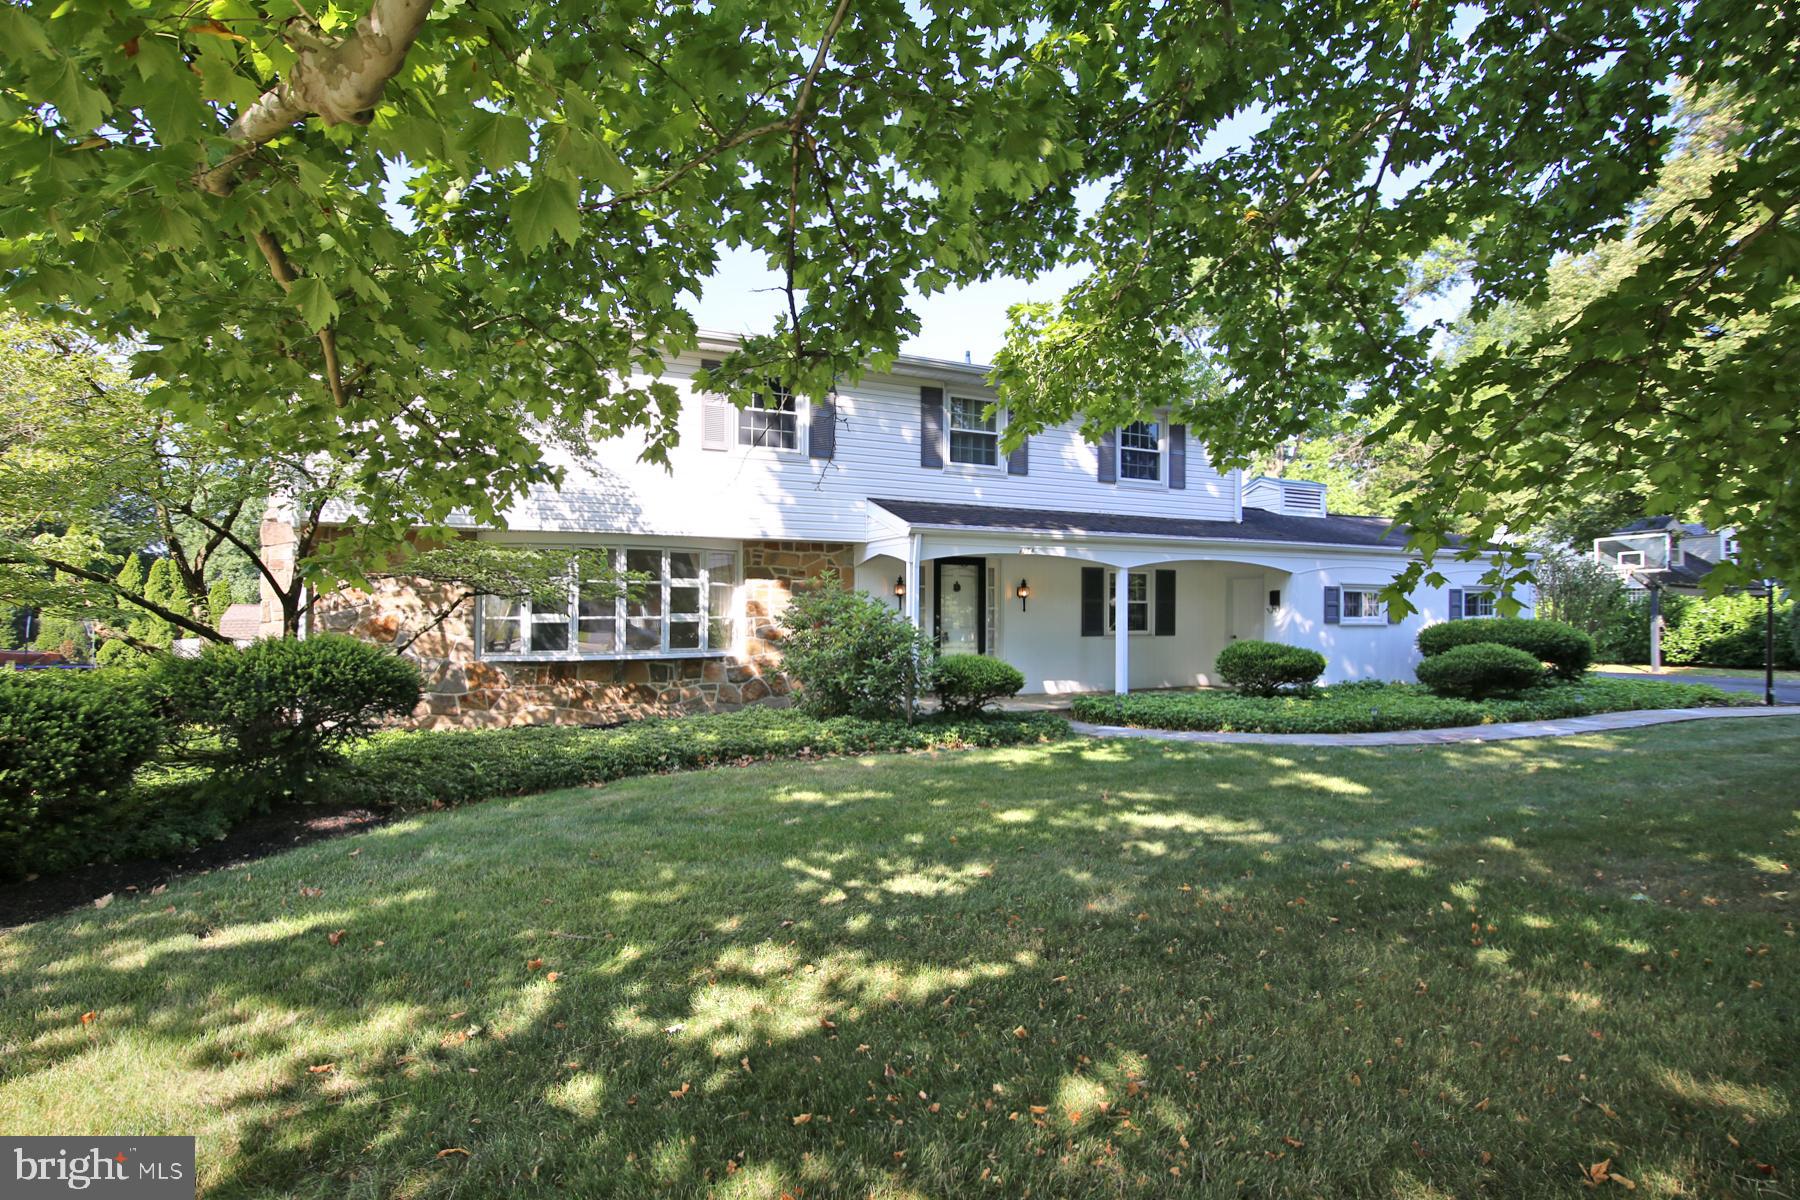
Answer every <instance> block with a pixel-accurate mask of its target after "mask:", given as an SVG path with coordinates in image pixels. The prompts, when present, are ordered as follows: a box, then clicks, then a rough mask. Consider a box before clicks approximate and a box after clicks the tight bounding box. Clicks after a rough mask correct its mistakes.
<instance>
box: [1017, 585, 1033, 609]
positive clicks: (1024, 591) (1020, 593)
mask: <svg viewBox="0 0 1800 1200" xmlns="http://www.w3.org/2000/svg"><path fill="white" fill-rule="evenodd" d="M1013 595H1015V596H1017V597H1018V598H1019V611H1020V612H1024V611H1025V602H1026V601H1027V600H1029V599H1031V585H1030V584H1029V583H1026V582H1025V581H1024V580H1023V579H1021V580H1019V586H1018V587H1016V588H1014V589H1013Z"/></svg>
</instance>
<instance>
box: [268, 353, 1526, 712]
mask: <svg viewBox="0 0 1800 1200" xmlns="http://www.w3.org/2000/svg"><path fill="white" fill-rule="evenodd" d="M731 345H732V343H731V342H730V340H729V339H728V338H721V337H709V338H703V339H702V342H701V345H700V348H699V349H698V350H697V351H695V352H693V353H692V354H690V355H685V356H683V357H681V358H680V359H679V360H677V361H676V362H675V363H674V364H673V368H672V370H671V371H670V372H669V374H668V375H667V376H665V378H667V379H669V380H670V381H671V382H673V383H674V385H675V386H676V387H677V388H679V389H683V390H684V391H685V392H686V400H685V403H684V405H683V408H682V411H681V414H680V431H681V441H680V445H679V447H678V448H677V449H676V450H675V451H674V452H673V454H672V455H671V464H670V468H669V469H668V470H664V469H663V468H662V467H660V466H652V465H647V464H645V463H642V462H640V461H639V451H640V449H641V446H640V445H638V444H636V443H634V442H633V441H632V440H630V439H621V440H619V441H617V442H614V443H609V444H607V445H604V446H601V447H599V448H598V449H597V452H596V459H597V463H595V464H586V465H580V464H570V466H569V472H568V476H567V479H566V481H565V484H564V486H563V487H562V488H561V489H560V490H557V491H555V492H545V493H543V494H539V495H534V496H532V497H531V498H530V499H529V500H528V501H527V502H525V503H522V504H519V505H517V506H516V507H515V508H514V509H513V510H512V511H511V512H510V513H509V514H508V517H507V521H506V525H505V528H504V529H482V530H471V536H478V537H483V538H494V539H502V540H506V541H511V542H520V543H528V544H532V545H540V546H542V547H544V549H545V551H546V552H547V553H556V552H559V551H564V552H566V550H567V548H569V547H574V546H585V547H604V548H607V549H609V550H610V551H611V552H612V553H613V555H614V556H615V562H616V564H617V566H618V567H621V568H624V569H627V570H630V571H634V572H641V573H643V574H646V575H648V576H649V577H651V578H652V579H654V580H655V581H656V582H655V583H654V584H652V585H651V586H649V587H648V588H645V589H642V591H641V594H633V595H627V596H613V595H606V594H603V593H601V592H600V591H599V590H597V589H594V588H584V587H583V584H582V582H581V581H580V580H578V579H571V581H570V585H569V593H568V596H567V599H566V601H565V602H562V603H556V604H548V605H547V604H543V603H541V602H540V603H535V604H534V603H531V602H528V601H518V600H513V599H502V598H497V597H490V598H488V599H486V600H485V601H484V602H483V603H482V604H481V605H480V607H479V609H478V611H474V612H469V613H467V614H466V616H465V614H462V613H459V614H458V616H457V618H455V619H453V620H452V621H451V622H448V623H447V624H446V625H445V626H444V627H443V628H442V629H440V630H438V631H436V632H434V633H433V634H432V635H431V636H430V637H427V638H424V639H421V640H420V641H419V642H418V643H417V644H416V645H415V646H414V647H413V650H412V651H411V652H412V653H414V654H416V655H418V656H419V657H420V658H421V659H422V661H423V663H424V665H425V667H426V672H427V680H428V697H427V700H426V704H425V708H424V709H423V710H422V711H421V713H420V718H421V721H422V722H423V723H425V724H433V725H471V724H504V723H521V722H531V721H558V720H560V721H576V722H600V721H609V720H618V719H624V718H628V717H631V716H636V715H642V714H646V713H653V712H668V711H685V710H704V709H714V708H731V707H735V706H737V705H741V704H748V703H756V702H766V701H773V702H775V703H781V702H782V701H783V699H784V698H785V697H786V696H787V695H788V690H789V689H788V684H787V681H786V680H785V679H784V678H783V677H782V675H781V673H780V647H779V637H780V635H779V627H778V621H779V617H780V615H781V611H782V608H783V607H784V605H785V603H786V599H787V597H788V596H789V595H790V594H791V593H792V591H793V589H795V588H797V587H803V586H805V585H806V584H807V583H808V582H809V581H810V580H812V579H815V578H817V577H818V576H819V575H820V574H822V573H824V572H825V571H828V570H829V571H834V572H836V573H837V575H838V577H839V578H840V579H842V580H843V581H845V582H846V583H848V584H851V585H853V586H855V587H857V588H860V589H862V590H863V591H865V592H867V593H868V594H869V595H871V596H874V597H876V598H878V599H880V600H881V601H883V602H884V603H888V604H892V605H893V606H894V607H895V608H896V609H897V610H898V611H900V612H901V613H903V614H904V615H905V616H906V617H907V619H909V620H911V621H913V622H916V623H917V624H919V625H921V626H922V627H923V628H924V629H925V630H926V631H927V632H928V633H929V634H930V635H931V636H932V637H933V638H934V639H935V640H936V642H937V644H938V645H939V646H940V647H941V648H942V650H943V652H944V653H972V654H990V655H995V656H997V657H1000V658H1002V659H1005V660H1006V661H1007V662H1010V663H1012V664H1013V665H1014V666H1016V667H1018V668H1019V670H1020V671H1022V672H1023V673H1024V675H1025V680H1026V683H1025V687H1026V690H1027V692H1033V693H1050V694H1066V693H1074V692H1083V691H1118V692H1124V691H1127V690H1131V689H1139V688H1168V687H1189V686H1195V685H1205V684H1209V683H1212V682H1213V681H1214V674H1213V671H1214V665H1213V664H1214V660H1215V658H1216V657H1217V656H1218V653H1219V651H1220V650H1222V649H1224V647H1225V646H1226V645H1228V644H1229V643H1231V642H1232V641H1234V640H1238V639H1244V638H1261V639H1270V640H1275V641H1282V642H1289V643H1293V644H1295V645H1301V646H1308V647H1311V648H1313V649H1316V650H1318V651H1319V652H1320V653H1321V654H1323V655H1324V656H1325V659H1326V662H1327V663H1328V664H1329V666H1328V668H1327V672H1326V676H1325V678H1326V680H1327V681H1341V680H1350V679H1408V678H1411V676H1412V668H1413V664H1414V662H1415V661H1416V660H1417V651H1416V649H1415V645H1414V642H1415V638H1416V635H1417V633H1418V631H1419V629H1420V628H1421V627H1422V626H1423V625H1424V624H1426V623H1427V622H1430V621H1441V620H1445V619H1450V618H1456V617H1464V616H1470V617H1473V616H1486V615H1491V614H1492V612H1493V597H1492V596H1491V595H1490V594H1489V593H1487V592H1485V591H1484V590H1483V589H1482V588H1481V587H1480V586H1479V584H1478V582H1477V581H1478V579H1479V577H1480V576H1481V574H1482V573H1483V571H1484V570H1485V569H1486V566H1485V564H1484V563H1480V562H1446V563H1443V564H1441V565H1440V568H1439V569H1440V570H1441V571H1442V572H1443V573H1444V574H1445V575H1446V576H1447V577H1449V578H1450V580H1451V583H1450V585H1449V586H1446V587H1444V588H1440V589H1427V590H1424V591H1421V592H1420V593H1417V594H1415V595H1414V597H1413V601H1414V603H1415V605H1417V607H1418V608H1419V610H1420V611H1419V612H1418V613H1415V614H1413V615H1410V616H1407V617H1405V618H1404V619H1398V618H1392V617H1390V615H1389V613H1388V612H1387V611H1386V609H1385V608H1384V606H1383V604H1382V602H1381V598H1380V595H1379V593H1380V590H1381V589H1382V588H1383V587H1385V586H1386V585H1387V584H1388V583H1389V582H1390V581H1391V580H1392V579H1393V578H1394V577H1395V575H1396V574H1397V573H1398V571H1399V570H1401V569H1402V568H1403V567H1404V566H1405V564H1406V563H1407V562H1408V558H1407V554H1406V552H1405V550H1404V549H1403V543H1404V540H1405V538H1404V534H1403V533H1402V532H1400V531H1397V530H1395V529H1393V528H1391V527H1390V525H1389V523H1388V522H1387V521H1386V520H1384V519H1383V518H1380V517H1374V516H1345V515H1338V514H1334V513H1330V512H1328V511H1326V505H1325V496H1324V489H1323V488H1322V487H1321V486H1319V485H1317V484H1311V483H1306V482H1301V481H1296V480H1290V479H1267V478H1252V479H1246V478H1243V477H1242V475H1241V473H1239V472H1237V471H1231V472H1226V473H1221V472H1219V471H1218V470H1216V469H1214V467H1213V465H1212V464H1211V463H1210V462H1209V461H1208V459H1207V455H1206V451H1205V448H1204V447H1203V446H1201V445H1200V444H1198V442H1196V441H1195V440H1193V439H1191V438H1190V437H1188V435H1187V433H1186V431H1185V430H1184V429H1183V427H1182V426H1181V425H1179V424H1171V423H1169V422H1168V421H1166V420H1162V419H1158V420H1151V421H1146V422H1142V423H1138V424H1133V425H1131V426H1129V427H1126V428H1123V429H1119V430H1116V431H1113V432H1112V433H1109V434H1108V435H1107V436H1106V437H1105V438H1103V439H1102V440H1101V441H1099V442H1098V443H1095V442H1090V441H1089V440H1087V438H1086V437H1084V436H1083V434H1082V433H1081V431H1080V430H1079V429H1078V428H1077V427H1076V426H1074V425H1069V426H1066V427H1058V428H1053V429H1050V430H1048V431H1046V432H1044V433H1040V434H1036V435H1033V436H1032V437H1030V438H1029V439H1027V441H1026V442H1025V443H1024V444H1022V445H1021V446H1019V448H1018V449H1016V450H1013V451H1011V452H1010V453H1009V452H1007V451H1005V450H1004V449H1003V448H1002V446H1001V435H1002V433H1003V432H1004V430H1005V427H1006V415H1005V413H1004V412H1003V411H1002V412H999V413H997V414H990V413H989V412H988V409H989V406H990V405H991V404H994V403H995V402H996V396H995V394H994V392H993V391H992V390H991V389H990V388H988V387H987V386H986V384H985V382H984V378H985V375H986V368H984V367H980V366H971V365H965V364H962V363H952V362H942V361H938V360H934V359H923V358H905V357H903V358H901V359H900V360H898V362H896V364H895V365H894V366H893V368H892V369H891V370H890V371H888V372H886V373H884V374H877V375H871V376H869V377H867V378H865V379H863V380H862V381H860V382H859V383H857V384H855V385H854V386H848V385H847V386H845V387H843V388H841V389H840V390H839V391H838V392H837V394H836V395H835V396H834V397H832V398H831V399H830V400H829V401H827V402H824V403H808V402H806V401H804V400H797V399H795V398H793V397H788V396H783V395H780V394H778V393H777V392H776V391H774V390H773V389H771V391H770V392H769V393H767V394H765V395H763V396H761V397H760V398H759V399H758V401H757V402H756V404H755V405H753V406H752V407H749V408H746V409H743V410H739V409H737V408H735V407H733V406H732V405H731V404H730V403H729V402H727V401H724V400H722V399H719V398H717V397H714V396H710V395H707V394H705V393H702V392H700V391H699V390H697V389H694V388H693V387H692V385H691V381H692V378H693V374H694V372H695V371H696V370H697V369H698V368H700V367H701V366H702V365H703V364H705V363H706V362H708V361H711V360H714V359H716V358H718V357H720V356H722V354H723V353H724V352H726V351H728V350H729V349H730V348H731ZM265 535H266V536H268V531H267V530H266V531H265ZM274 536H276V537H279V536H280V531H279V529H278V528H277V529H276V530H275V531H274ZM407 609H408V603H407V597H406V596H405V595H403V594H397V593H396V592H395V590H394V589H384V591H383V593H382V594H378V595H375V596H369V595H365V594H363V593H346V594H343V595H341V596H336V597H325V598H323V599H322V600H321V601H320V602H319V604H318V605H317V606H316V608H315V612H314V616H313V620H312V627H313V628H335V629H348V630H352V631H356V632H359V633H361V634H363V635H365V636H371V637H376V638H387V637H392V636H393V635H394V632H395V630H396V629H397V628H401V627H403V626H404V625H405V624H406V622H407V620H408V615H407Z"/></svg>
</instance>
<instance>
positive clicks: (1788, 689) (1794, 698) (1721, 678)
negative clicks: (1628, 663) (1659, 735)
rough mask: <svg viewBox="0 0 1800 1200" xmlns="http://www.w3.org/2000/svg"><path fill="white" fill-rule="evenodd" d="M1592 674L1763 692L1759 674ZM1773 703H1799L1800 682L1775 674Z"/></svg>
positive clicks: (1746, 691) (1755, 692) (1736, 690)
mask: <svg viewBox="0 0 1800 1200" xmlns="http://www.w3.org/2000/svg"><path fill="white" fill-rule="evenodd" d="M1593 674H1594V675H1596V676H1597V677H1599V678H1601V679H1627V680H1631V681H1633V682H1643V683H1710V684H1712V685H1713V686H1714V687H1716V688H1718V689H1719V690H1720V691H1722V692H1744V693H1746V694H1748V695H1752V696H1760V695H1762V694H1763V681H1762V677H1761V676H1758V677H1757V678H1755V679H1746V678H1744V677H1743V676H1741V675H1700V674H1694V673H1690V672H1685V671H1684V672H1681V673H1680V674H1671V675H1652V674H1650V673H1649V672H1647V671H1645V672H1637V671H1595V672H1593ZM1775 703H1777V704H1800V683H1788V682H1784V681H1783V680H1782V679H1781V678H1780V675H1779V674H1777V676H1776V679H1775Z"/></svg>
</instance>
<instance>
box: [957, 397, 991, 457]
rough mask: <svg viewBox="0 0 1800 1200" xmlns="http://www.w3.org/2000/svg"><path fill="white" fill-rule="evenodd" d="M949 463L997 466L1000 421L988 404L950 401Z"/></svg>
mask: <svg viewBox="0 0 1800 1200" xmlns="http://www.w3.org/2000/svg"><path fill="white" fill-rule="evenodd" d="M950 461H951V462H953V463H969V464H972V465H974V466H977V467H992V466H996V465H998V464H999V462H1000V426H999V418H998V417H997V416H996V415H995V414H994V413H993V412H992V411H991V410H990V409H989V408H988V404H987V401H985V400H968V399H965V398H963V397H961V396H952V397H951V398H950Z"/></svg>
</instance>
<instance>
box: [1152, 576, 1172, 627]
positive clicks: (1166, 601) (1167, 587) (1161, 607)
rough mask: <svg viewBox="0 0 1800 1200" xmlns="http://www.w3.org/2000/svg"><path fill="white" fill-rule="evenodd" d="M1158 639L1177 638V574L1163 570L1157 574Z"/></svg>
mask: <svg viewBox="0 0 1800 1200" xmlns="http://www.w3.org/2000/svg"><path fill="white" fill-rule="evenodd" d="M1155 636H1157V637H1174V636H1175V572H1173V571H1168V570H1162V571H1158V572H1157V573H1156V634H1155Z"/></svg>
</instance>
